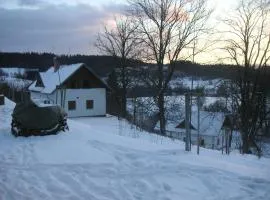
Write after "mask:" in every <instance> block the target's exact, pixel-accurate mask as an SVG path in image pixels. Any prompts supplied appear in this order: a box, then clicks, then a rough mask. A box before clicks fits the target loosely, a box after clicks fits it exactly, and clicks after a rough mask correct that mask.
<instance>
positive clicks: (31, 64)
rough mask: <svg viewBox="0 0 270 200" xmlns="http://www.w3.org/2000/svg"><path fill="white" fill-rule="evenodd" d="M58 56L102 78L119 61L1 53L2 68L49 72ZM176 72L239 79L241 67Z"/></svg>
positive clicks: (182, 64)
mask: <svg viewBox="0 0 270 200" xmlns="http://www.w3.org/2000/svg"><path fill="white" fill-rule="evenodd" d="M55 56H57V57H58V59H59V62H60V63H61V64H73V63H85V64H87V65H89V66H90V67H92V68H93V69H94V70H95V71H96V72H97V73H98V74H99V75H100V76H107V75H108V74H109V73H110V72H111V71H112V70H113V69H114V68H115V67H117V60H116V59H115V58H114V57H112V56H103V55H79V54H78V55H55V54H53V53H36V52H27V53H7V52H0V68H3V67H18V68H37V69H39V70H40V71H45V70H47V69H48V68H49V67H50V66H52V65H53V58H54V57H55ZM129 62H130V64H131V66H134V67H136V66H137V67H138V66H142V65H146V64H145V63H143V62H141V61H136V60H131V61H129ZM175 70H176V71H179V72H183V73H185V74H187V75H193V76H199V77H205V78H209V79H210V78H211V79H212V78H225V79H237V77H238V74H239V67H237V66H235V65H226V64H209V65H201V64H199V63H192V62H190V61H178V62H176V63H175ZM264 76H266V77H265V79H266V82H268V83H269V81H270V67H268V69H267V70H266V71H265V72H264Z"/></svg>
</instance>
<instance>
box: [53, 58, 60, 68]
mask: <svg viewBox="0 0 270 200" xmlns="http://www.w3.org/2000/svg"><path fill="white" fill-rule="evenodd" d="M53 67H54V72H56V71H57V70H58V69H59V67H60V63H59V60H58V58H57V57H56V56H55V57H54V58H53Z"/></svg>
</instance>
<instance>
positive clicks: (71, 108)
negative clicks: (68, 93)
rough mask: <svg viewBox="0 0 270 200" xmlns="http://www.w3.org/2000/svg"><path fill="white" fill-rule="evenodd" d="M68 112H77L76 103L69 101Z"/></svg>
mask: <svg viewBox="0 0 270 200" xmlns="http://www.w3.org/2000/svg"><path fill="white" fill-rule="evenodd" d="M68 110H76V101H68Z"/></svg>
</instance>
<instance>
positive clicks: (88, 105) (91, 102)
mask: <svg viewBox="0 0 270 200" xmlns="http://www.w3.org/2000/svg"><path fill="white" fill-rule="evenodd" d="M85 107H86V110H92V109H94V100H93V99H87V100H86V101H85Z"/></svg>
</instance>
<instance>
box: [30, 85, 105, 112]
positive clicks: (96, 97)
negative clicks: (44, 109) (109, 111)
mask: <svg viewBox="0 0 270 200" xmlns="http://www.w3.org/2000/svg"><path fill="white" fill-rule="evenodd" d="M31 98H32V99H42V100H41V103H44V101H45V100H47V101H50V103H52V104H55V103H57V104H59V105H60V102H61V101H60V99H61V92H60V91H59V90H58V91H57V90H56V91H54V92H53V93H52V94H43V93H39V92H31ZM89 100H92V103H93V107H92V108H87V103H86V102H87V101H89ZM70 104H73V106H72V107H73V108H72V109H71V105H70ZM74 104H75V107H74ZM64 109H65V111H66V112H67V114H68V117H86V116H102V115H105V114H106V89H105V88H93V89H66V91H65V103H64Z"/></svg>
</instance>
